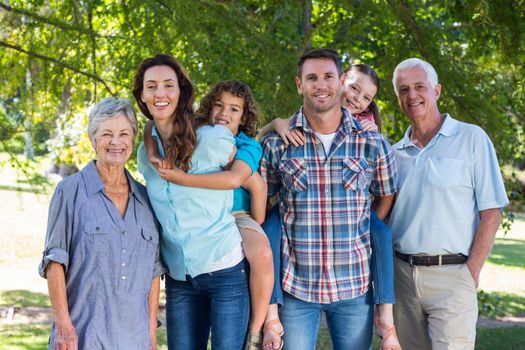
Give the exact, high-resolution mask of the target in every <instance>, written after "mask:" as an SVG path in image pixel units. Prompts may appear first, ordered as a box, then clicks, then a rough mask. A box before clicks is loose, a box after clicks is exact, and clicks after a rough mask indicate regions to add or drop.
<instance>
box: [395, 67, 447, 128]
mask: <svg viewBox="0 0 525 350" xmlns="http://www.w3.org/2000/svg"><path fill="white" fill-rule="evenodd" d="M396 86H397V91H398V96H397V99H398V101H399V106H400V107H401V110H402V111H403V113H405V114H406V115H407V116H408V117H409V118H410V119H411V120H417V119H420V118H424V117H431V116H433V115H435V114H436V113H439V111H438V107H437V100H438V99H439V96H440V94H441V85H439V84H437V85H436V86H435V87H432V86H431V85H430V82H429V81H428V79H427V74H426V73H425V71H424V70H423V69H421V68H417V67H416V68H409V69H405V70H402V71H400V72H399V73H398V75H397V80H396Z"/></svg>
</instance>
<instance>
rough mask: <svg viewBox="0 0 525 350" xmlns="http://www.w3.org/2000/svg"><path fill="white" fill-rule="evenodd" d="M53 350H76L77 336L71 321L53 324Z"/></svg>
mask: <svg viewBox="0 0 525 350" xmlns="http://www.w3.org/2000/svg"><path fill="white" fill-rule="evenodd" d="M54 348H55V350H78V336H77V331H76V330H75V327H73V324H72V323H71V321H69V322H64V323H63V324H62V323H61V322H55V345H54Z"/></svg>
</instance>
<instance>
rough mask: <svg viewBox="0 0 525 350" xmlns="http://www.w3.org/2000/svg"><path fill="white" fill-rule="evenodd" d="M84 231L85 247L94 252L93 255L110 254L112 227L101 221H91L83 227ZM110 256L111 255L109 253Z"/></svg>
mask: <svg viewBox="0 0 525 350" xmlns="http://www.w3.org/2000/svg"><path fill="white" fill-rule="evenodd" d="M82 231H83V233H84V242H85V248H87V249H88V250H89V251H91V252H94V253H96V254H93V257H96V255H97V254H102V255H103V256H104V255H106V254H110V253H111V251H110V246H111V242H110V239H111V234H110V227H109V226H108V225H107V224H105V223H101V222H96V221H89V222H86V223H85V224H84V226H83V227H82ZM108 256H109V255H108Z"/></svg>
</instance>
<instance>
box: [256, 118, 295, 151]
mask: <svg viewBox="0 0 525 350" xmlns="http://www.w3.org/2000/svg"><path fill="white" fill-rule="evenodd" d="M291 119H292V118H288V119H282V118H275V119H274V120H272V121H271V122H269V123H268V124H266V125H265V126H263V128H262V129H261V130H259V134H258V135H257V139H258V140H260V139H261V138H262V137H263V136H264V135H266V134H268V133H269V132H272V131H275V132H276V133H277V134H278V135H279V136H280V137H281V138H282V139H283V142H284V143H285V144H286V145H288V144H289V143H290V142H291V143H292V145H294V146H299V145H301V146H302V145H304V135H303V133H302V132H301V131H299V130H298V129H293V130H290V120H291Z"/></svg>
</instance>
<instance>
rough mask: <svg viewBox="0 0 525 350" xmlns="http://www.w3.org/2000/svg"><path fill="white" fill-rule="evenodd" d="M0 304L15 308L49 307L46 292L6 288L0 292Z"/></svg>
mask: <svg viewBox="0 0 525 350" xmlns="http://www.w3.org/2000/svg"><path fill="white" fill-rule="evenodd" d="M0 305H4V306H6V305H9V306H14V307H16V308H24V307H51V303H50V302H49V297H48V296H47V294H43V293H34V292H30V291H28V290H6V291H2V292H0Z"/></svg>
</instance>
